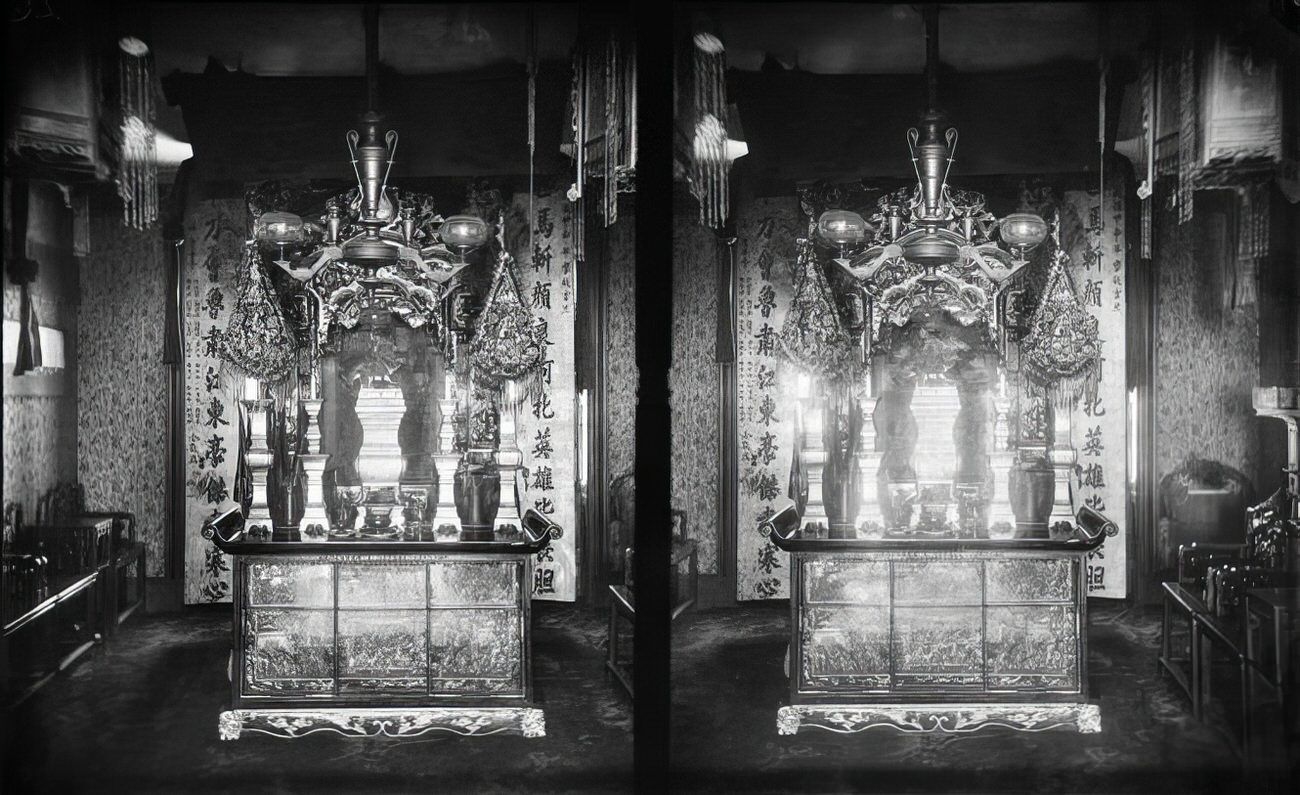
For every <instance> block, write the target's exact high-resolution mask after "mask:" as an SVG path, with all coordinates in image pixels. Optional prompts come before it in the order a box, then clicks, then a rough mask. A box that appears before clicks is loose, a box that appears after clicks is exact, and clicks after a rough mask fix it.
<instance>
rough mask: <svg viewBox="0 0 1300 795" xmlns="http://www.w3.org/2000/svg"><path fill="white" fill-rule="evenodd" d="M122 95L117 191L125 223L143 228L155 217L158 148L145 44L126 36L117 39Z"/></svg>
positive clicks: (148, 61)
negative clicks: (122, 206)
mask: <svg viewBox="0 0 1300 795" xmlns="http://www.w3.org/2000/svg"><path fill="white" fill-rule="evenodd" d="M117 44H118V50H119V51H120V53H121V55H120V64H119V75H118V86H119V89H120V92H121V97H122V126H121V135H122V144H121V149H120V151H119V152H118V175H117V195H118V196H119V197H120V198H121V199H122V203H123V204H124V205H125V209H124V220H125V223H126V225H127V226H130V227H133V228H135V229H145V228H146V227H148V226H149V225H150V224H152V223H153V222H154V221H155V220H157V219H158V151H157V141H156V138H155V129H154V95H153V92H154V85H153V83H154V80H153V63H152V60H151V58H150V54H149V45H147V44H145V43H144V42H143V41H141V40H139V39H137V38H135V37H133V36H127V37H124V38H122V39H121V40H119V41H118V43H117Z"/></svg>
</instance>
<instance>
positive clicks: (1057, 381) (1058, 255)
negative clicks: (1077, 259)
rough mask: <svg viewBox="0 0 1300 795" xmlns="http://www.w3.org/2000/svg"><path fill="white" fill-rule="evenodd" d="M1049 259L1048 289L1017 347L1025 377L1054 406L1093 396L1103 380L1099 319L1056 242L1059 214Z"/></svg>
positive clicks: (1061, 406)
mask: <svg viewBox="0 0 1300 795" xmlns="http://www.w3.org/2000/svg"><path fill="white" fill-rule="evenodd" d="M1054 227H1056V229H1054V231H1053V235H1052V237H1053V244H1054V245H1055V250H1054V251H1053V252H1052V263H1051V266H1050V270H1049V271H1048V275H1047V287H1046V289H1044V290H1043V295H1042V297H1041V298H1040V299H1039V301H1038V306H1037V308H1036V309H1035V310H1034V315H1033V318H1032V319H1031V320H1030V324H1029V326H1030V328H1029V333H1028V334H1026V335H1025V339H1024V341H1023V342H1022V343H1021V346H1020V357H1021V358H1020V361H1021V365H1022V366H1023V368H1024V372H1025V375H1026V376H1027V377H1028V378H1029V379H1030V380H1031V381H1033V382H1034V383H1035V384H1036V385H1037V386H1039V387H1042V388H1044V389H1047V390H1048V392H1049V395H1050V397H1051V399H1052V401H1053V403H1054V404H1055V405H1056V407H1057V408H1058V409H1068V407H1069V406H1070V405H1071V404H1072V403H1074V401H1076V400H1078V399H1079V398H1083V399H1084V400H1091V399H1094V398H1095V397H1096V395H1097V384H1098V381H1099V380H1100V378H1101V343H1100V340H1099V339H1098V337H1097V319H1096V318H1095V317H1093V316H1092V315H1090V314H1089V313H1088V312H1087V311H1086V310H1085V309H1084V308H1083V305H1082V304H1081V303H1080V301H1079V297H1078V295H1077V294H1076V293H1075V290H1074V285H1073V283H1072V281H1071V279H1070V272H1069V271H1068V270H1067V269H1066V266H1067V264H1068V263H1069V261H1070V257H1069V255H1068V254H1066V253H1065V250H1064V249H1062V248H1061V246H1060V241H1059V234H1060V232H1059V227H1060V218H1059V216H1058V218H1057V220H1056V223H1055V224H1054Z"/></svg>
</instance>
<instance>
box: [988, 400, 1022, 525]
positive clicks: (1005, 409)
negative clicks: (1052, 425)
mask: <svg viewBox="0 0 1300 795" xmlns="http://www.w3.org/2000/svg"><path fill="white" fill-rule="evenodd" d="M993 407H994V410H995V411H996V412H997V420H996V422H995V423H994V426H993V452H991V453H990V454H989V468H990V469H991V470H992V471H993V496H992V499H991V500H990V502H989V526H990V527H992V526H994V525H997V524H999V523H1003V522H1005V523H1006V524H1007V525H1008V526H1015V523H1016V516H1015V514H1013V513H1012V512H1011V491H1010V478H1011V467H1012V465H1013V464H1014V463H1015V460H1016V451H1015V449H1014V448H1013V447H1011V445H1010V441H1009V439H1008V437H1009V436H1010V416H1009V413H1010V410H1011V401H1010V400H1009V399H1007V398H1006V397H997V398H994V399H993Z"/></svg>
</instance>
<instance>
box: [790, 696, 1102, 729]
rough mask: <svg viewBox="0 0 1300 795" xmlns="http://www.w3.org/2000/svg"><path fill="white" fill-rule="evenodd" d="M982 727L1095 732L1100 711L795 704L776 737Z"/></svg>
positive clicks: (1085, 707)
mask: <svg viewBox="0 0 1300 795" xmlns="http://www.w3.org/2000/svg"><path fill="white" fill-rule="evenodd" d="M987 726H1002V727H1005V728H1009V729H1015V730H1016V731H1026V732H1041V731H1047V730H1048V729H1070V728H1073V729H1077V730H1078V731H1079V732H1080V733H1081V734H1095V733H1097V732H1100V731H1101V707H1100V706H1098V705H1096V704H1077V703H1064V704H1061V703H1056V704H1023V703H1022V704H870V705H867V704H799V705H795V706H788V707H781V709H780V710H779V711H778V712H777V717H776V730H777V733H778V734H796V733H797V732H798V731H799V730H800V729H801V728H817V729H825V730H826V731H831V732H836V733H837V734H856V733H857V732H860V731H866V730H867V729H872V728H876V727H885V728H890V729H895V730H897V731H900V732H903V733H905V734H914V733H922V732H946V733H950V734H965V733H966V732H973V731H977V730H979V729H982V728H985V727H987Z"/></svg>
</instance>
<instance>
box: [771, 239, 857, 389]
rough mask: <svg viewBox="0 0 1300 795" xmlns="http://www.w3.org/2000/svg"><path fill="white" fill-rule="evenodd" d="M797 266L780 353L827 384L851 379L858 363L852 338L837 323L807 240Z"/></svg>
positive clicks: (783, 328) (818, 266) (820, 269)
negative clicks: (821, 378)
mask: <svg viewBox="0 0 1300 795" xmlns="http://www.w3.org/2000/svg"><path fill="white" fill-rule="evenodd" d="M797 267H798V269H799V270H798V275H797V276H796V277H795V279H796V281H795V288H794V297H793V298H792V299H791V301H790V309H789V311H788V312H787V313H786V316H785V322H784V323H783V324H782V326H781V334H780V338H779V341H780V345H781V350H782V352H783V353H785V355H786V356H787V357H788V358H789V359H790V361H791V362H792V363H794V365H795V366H796V367H800V368H803V369H805V370H809V371H811V372H813V373H815V374H817V375H820V376H822V377H823V378H824V379H825V380H826V382H827V383H830V382H833V381H839V380H852V379H853V378H855V377H856V374H857V370H858V368H857V366H856V365H857V362H858V361H859V359H858V357H857V355H856V352H855V350H854V345H853V338H852V337H850V336H849V333H848V332H847V331H846V330H845V329H844V326H843V325H842V324H841V323H840V319H839V311H838V310H837V309H836V308H835V302H834V301H833V300H832V299H831V290H830V286H829V285H828V284H827V283H826V275H825V274H824V273H822V268H821V263H820V262H818V261H817V257H816V256H815V254H814V253H813V248H812V244H811V243H809V242H808V241H807V240H801V241H800V244H799V254H798V265H797Z"/></svg>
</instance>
